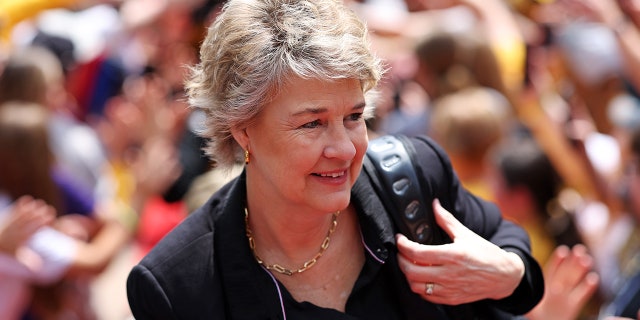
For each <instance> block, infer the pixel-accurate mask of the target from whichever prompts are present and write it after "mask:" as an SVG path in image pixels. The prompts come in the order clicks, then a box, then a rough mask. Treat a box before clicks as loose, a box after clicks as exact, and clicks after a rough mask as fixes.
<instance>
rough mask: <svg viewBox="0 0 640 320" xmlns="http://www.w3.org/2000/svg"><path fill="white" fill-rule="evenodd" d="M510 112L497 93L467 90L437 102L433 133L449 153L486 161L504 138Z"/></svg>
mask: <svg viewBox="0 0 640 320" xmlns="http://www.w3.org/2000/svg"><path fill="white" fill-rule="evenodd" d="M509 108H510V105H509V104H508V102H507V100H506V99H505V98H504V97H503V96H502V95H501V94H500V93H498V92H497V91H495V90H493V89H489V88H484V87H470V88H467V89H463V90H460V91H458V92H455V93H451V94H448V95H446V96H444V97H442V98H440V99H437V100H436V101H435V105H434V110H433V113H432V115H431V133H432V134H433V136H434V138H435V139H436V140H437V141H438V142H439V143H440V144H442V146H443V147H444V148H445V149H446V150H447V151H448V152H451V153H455V154H459V155H464V156H466V157H470V158H482V157H484V156H485V155H486V154H487V152H488V151H489V150H490V149H491V148H492V147H493V146H494V145H495V144H496V143H498V141H499V140H500V139H501V138H502V136H503V135H504V130H505V129H506V127H507V125H506V124H505V122H506V121H507V120H508V119H509V114H510V110H509Z"/></svg>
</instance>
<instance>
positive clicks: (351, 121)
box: [241, 78, 368, 212]
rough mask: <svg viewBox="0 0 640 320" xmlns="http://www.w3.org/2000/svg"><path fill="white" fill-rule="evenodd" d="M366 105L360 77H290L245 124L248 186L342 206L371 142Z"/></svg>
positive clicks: (275, 195) (326, 207)
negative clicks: (365, 112)
mask: <svg viewBox="0 0 640 320" xmlns="http://www.w3.org/2000/svg"><path fill="white" fill-rule="evenodd" d="M364 107H365V100H364V94H363V92H362V89H361V87H360V82H359V81H358V80H354V79H343V80H337V81H335V82H327V81H321V80H315V79H300V78H297V79H294V80H293V81H291V82H289V84H288V85H286V86H285V87H284V88H283V90H282V92H281V93H280V94H279V95H278V96H277V97H276V98H275V99H274V100H273V101H272V102H270V103H269V104H268V105H266V106H265V108H264V109H263V111H262V112H261V113H260V115H259V116H258V117H257V119H256V121H255V123H254V124H253V125H251V126H250V127H248V128H246V130H245V132H246V134H245V136H246V138H247V141H248V147H249V151H250V153H251V162H250V164H249V165H248V166H247V176H248V179H250V180H249V183H250V184H251V186H250V188H249V190H252V191H254V192H258V193H260V196H259V198H260V199H269V200H268V201H273V202H274V204H277V203H279V202H280V204H285V205H295V206H304V207H307V208H309V207H311V208H313V209H315V210H319V211H323V212H332V211H336V210H342V209H344V208H345V207H346V206H347V205H348V204H349V201H350V194H351V187H352V186H353V184H354V183H355V181H356V179H357V177H358V175H359V174H360V170H361V166H362V159H363V157H364V154H365V152H366V149H367V144H368V139H367V128H366V125H365V121H364V119H363V117H362V114H363V111H364ZM241 144H242V142H241ZM243 147H245V148H246V147H247V145H246V144H245V145H243Z"/></svg>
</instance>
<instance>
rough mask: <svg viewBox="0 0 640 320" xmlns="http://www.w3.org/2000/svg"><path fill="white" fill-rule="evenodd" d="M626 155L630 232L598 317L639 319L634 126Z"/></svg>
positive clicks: (639, 208)
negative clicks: (610, 291)
mask: <svg viewBox="0 0 640 320" xmlns="http://www.w3.org/2000/svg"><path fill="white" fill-rule="evenodd" d="M629 147H630V151H631V154H630V157H629V158H628V159H627V161H626V176H625V180H626V181H624V182H623V184H624V188H625V190H626V191H625V197H624V198H625V200H626V201H625V204H626V208H627V212H628V213H629V214H630V216H631V218H632V223H633V224H634V229H635V230H634V232H633V233H632V234H631V235H630V236H629V238H628V240H627V241H626V244H625V245H624V246H623V248H622V250H621V251H620V253H619V257H618V259H619V264H620V278H619V280H618V281H617V282H616V283H617V284H616V289H617V290H616V294H615V295H614V296H613V297H612V299H611V301H609V302H608V303H607V304H606V305H605V307H604V308H603V310H602V314H601V316H603V317H605V316H617V317H624V318H631V319H636V318H640V316H639V315H640V267H639V266H640V264H639V262H640V241H638V239H640V236H639V233H638V225H640V224H639V223H638V221H640V220H639V219H640V201H639V200H638V194H639V192H640V176H639V175H640V173H639V172H638V163H639V159H640V130H639V129H635V130H634V131H633V133H632V137H631V140H630V143H629Z"/></svg>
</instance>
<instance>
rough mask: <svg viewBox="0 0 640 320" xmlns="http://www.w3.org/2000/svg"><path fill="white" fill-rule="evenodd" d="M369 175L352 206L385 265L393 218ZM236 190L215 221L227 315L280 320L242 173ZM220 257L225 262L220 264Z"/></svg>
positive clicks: (359, 185)
mask: <svg viewBox="0 0 640 320" xmlns="http://www.w3.org/2000/svg"><path fill="white" fill-rule="evenodd" d="M368 179H369V178H368V177H367V175H366V174H364V173H362V174H360V176H359V178H358V180H357V181H356V183H355V185H354V187H353V189H352V193H351V202H352V203H353V205H354V206H355V207H356V210H357V211H358V216H359V220H360V225H361V226H360V229H361V230H362V231H361V232H362V237H363V241H364V243H365V245H366V246H367V247H368V249H369V252H370V254H372V255H374V256H375V257H376V259H377V260H378V261H382V262H383V261H386V260H387V258H388V257H389V248H393V247H395V233H394V231H393V230H392V229H391V225H392V224H391V222H390V220H389V215H388V213H387V212H386V210H385V208H384V205H383V204H382V202H381V201H380V198H379V197H377V196H376V193H375V190H374V189H373V187H372V185H371V183H370V181H369V180H368ZM232 183H233V185H232V187H231V190H230V192H229V195H228V197H227V198H226V199H225V200H223V201H224V203H222V204H221V205H223V209H222V212H221V214H220V215H219V216H218V218H217V219H216V221H215V232H214V244H215V245H214V253H215V252H216V251H217V253H215V254H214V256H215V257H216V258H218V259H217V261H215V263H216V264H217V266H218V267H219V269H220V272H221V275H222V276H221V281H222V284H223V287H224V294H225V295H226V297H227V301H228V308H229V310H228V311H229V313H228V314H231V315H233V317H234V319H282V316H283V315H282V305H281V301H280V299H279V297H280V295H281V293H280V292H279V289H278V287H277V286H276V283H275V282H274V281H275V278H272V277H271V276H270V275H269V274H268V273H267V272H266V271H265V270H264V269H263V268H262V267H261V266H260V265H259V264H258V263H257V262H256V260H255V258H254V256H253V253H252V252H251V249H250V248H249V241H248V239H247V237H246V232H245V222H244V207H245V206H246V174H245V172H244V171H243V172H242V173H241V174H240V176H239V177H238V178H237V179H236V180H234V182H232ZM220 257H224V259H221V258H220Z"/></svg>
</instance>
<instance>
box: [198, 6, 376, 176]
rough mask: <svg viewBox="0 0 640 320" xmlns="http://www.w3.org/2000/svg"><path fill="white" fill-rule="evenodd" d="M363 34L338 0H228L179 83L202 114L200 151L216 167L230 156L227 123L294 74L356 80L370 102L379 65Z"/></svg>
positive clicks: (233, 148)
mask: <svg viewBox="0 0 640 320" xmlns="http://www.w3.org/2000/svg"><path fill="white" fill-rule="evenodd" d="M367 33H368V32H367V28H366V26H365V24H364V23H363V22H362V21H361V20H360V19H359V18H358V17H357V16H356V15H355V14H354V13H353V12H352V11H351V10H349V9H348V8H347V7H345V5H344V4H343V3H342V1H341V0H303V1H300V0H230V1H228V2H227V3H226V4H225V6H224V7H223V9H222V12H221V13H220V15H219V16H218V17H217V18H216V20H215V21H214V23H213V24H212V26H211V27H210V28H209V30H208V33H207V36H206V38H205V40H204V43H203V44H202V47H201V49H200V58H201V61H200V63H199V64H197V65H196V66H194V67H193V68H192V69H191V77H190V79H189V80H188V81H187V84H186V86H187V94H188V97H189V102H190V104H191V106H192V107H194V108H197V109H201V110H203V111H204V112H205V114H206V120H205V123H204V129H203V130H202V131H201V132H200V134H201V135H202V136H203V137H205V138H206V139H207V140H208V145H207V147H206V149H205V151H206V152H207V154H208V155H209V156H210V157H211V158H212V159H213V160H214V161H215V162H216V165H218V166H221V167H227V168H229V167H231V166H232V165H233V164H234V163H235V162H237V161H238V160H239V159H240V158H241V148H240V146H238V145H237V143H236V142H235V141H234V139H233V137H232V136H231V129H232V128H239V127H243V126H247V125H249V124H250V123H251V121H252V120H253V119H254V118H255V117H256V115H257V114H258V113H260V111H261V110H262V108H263V107H264V106H265V105H266V104H267V103H268V102H269V101H270V99H272V98H273V97H274V96H275V95H277V94H278V92H279V90H280V89H281V88H282V86H283V85H286V84H287V83H288V81H290V79H292V78H293V77H301V78H318V79H323V80H328V81H331V80H335V79H345V78H348V79H359V80H360V82H361V86H362V90H363V92H364V93H365V95H366V99H367V100H368V101H367V102H370V101H371V99H372V93H373V90H371V89H373V88H374V87H375V86H376V84H377V82H378V81H379V80H380V77H381V76H382V73H383V71H382V67H381V62H380V60H379V59H378V58H377V57H376V56H374V55H373V54H372V52H371V51H370V49H369V42H368V36H367ZM372 108H373V107H372V104H371V103H367V110H365V116H367V117H371V116H373V110H372Z"/></svg>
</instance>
